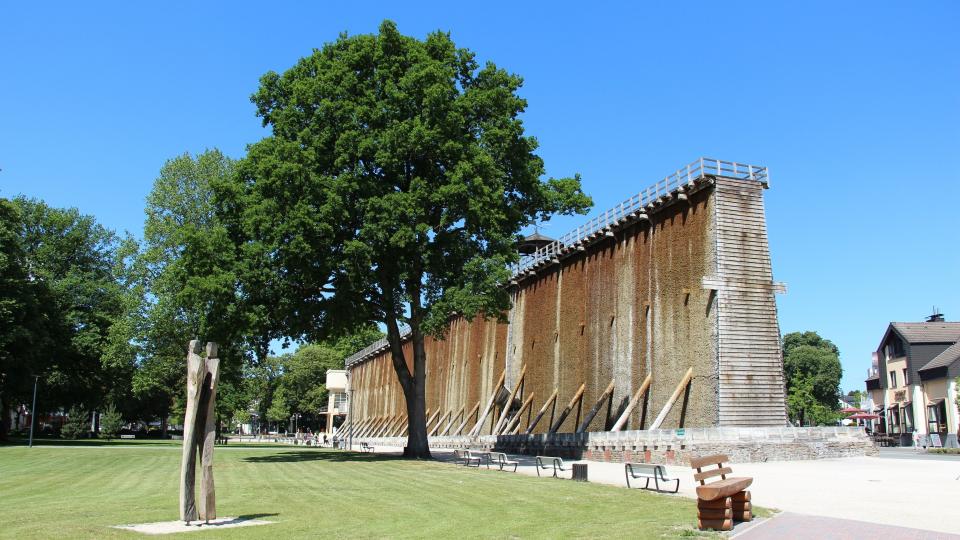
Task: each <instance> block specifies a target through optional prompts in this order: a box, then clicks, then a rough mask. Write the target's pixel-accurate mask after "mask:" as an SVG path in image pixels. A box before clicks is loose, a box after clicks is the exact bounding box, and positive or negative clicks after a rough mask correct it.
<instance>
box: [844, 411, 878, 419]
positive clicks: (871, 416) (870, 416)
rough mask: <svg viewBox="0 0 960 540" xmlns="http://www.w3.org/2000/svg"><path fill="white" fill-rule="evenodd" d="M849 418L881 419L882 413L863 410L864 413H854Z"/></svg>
mask: <svg viewBox="0 0 960 540" xmlns="http://www.w3.org/2000/svg"><path fill="white" fill-rule="evenodd" d="M848 418H850V419H851V420H879V419H880V415H879V414H870V413H865V412H862V413H857V414H852V415H850V416H849V417H848Z"/></svg>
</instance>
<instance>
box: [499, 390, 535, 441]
mask: <svg viewBox="0 0 960 540" xmlns="http://www.w3.org/2000/svg"><path fill="white" fill-rule="evenodd" d="M533 396H534V393H533V392H530V395H529V396H527V399H526V400H525V401H524V402H523V405H521V406H520V410H519V411H517V414H515V415H514V416H513V418H511V419H510V421H509V422H507V425H506V427H505V428H504V429H503V432H504V433H508V434H510V435H516V434H517V432H518V431H520V420H522V419H523V413H525V412H527V409H529V408H530V405H531V404H532V403H533ZM497 435H499V433H498V434H497Z"/></svg>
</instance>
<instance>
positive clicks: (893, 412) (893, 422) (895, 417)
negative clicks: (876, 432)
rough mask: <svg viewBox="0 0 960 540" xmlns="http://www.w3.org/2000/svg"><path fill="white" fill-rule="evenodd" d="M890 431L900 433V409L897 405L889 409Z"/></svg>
mask: <svg viewBox="0 0 960 540" xmlns="http://www.w3.org/2000/svg"><path fill="white" fill-rule="evenodd" d="M890 433H893V434H895V433H900V409H899V408H897V407H893V408H892V409H890Z"/></svg>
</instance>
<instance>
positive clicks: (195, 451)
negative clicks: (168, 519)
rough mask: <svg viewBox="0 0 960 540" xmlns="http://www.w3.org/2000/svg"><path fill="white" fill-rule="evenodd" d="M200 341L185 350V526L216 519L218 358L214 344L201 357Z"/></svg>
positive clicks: (182, 513) (182, 482)
mask: <svg viewBox="0 0 960 540" xmlns="http://www.w3.org/2000/svg"><path fill="white" fill-rule="evenodd" d="M201 352H202V351H201V349H200V341H198V340H196V339H195V340H192V341H191V342H190V345H189V347H188V349H187V411H186V415H185V416H184V419H183V460H182V461H181V464H180V519H181V520H183V521H185V522H186V523H187V525H189V524H190V522H191V521H194V520H197V519H202V520H204V521H205V522H209V521H210V520H211V519H215V518H216V517H217V502H216V493H215V491H214V486H213V445H214V443H215V442H216V437H217V429H216V417H217V415H216V412H215V410H214V407H215V404H216V399H217V381H218V380H219V377H220V359H219V358H217V344H216V343H213V342H210V343H207V351H206V352H207V354H206V358H204V357H202V356H200V353H201ZM197 455H199V456H200V501H199V504H197V500H196V495H195V493H194V491H195V490H194V483H195V477H196V468H197Z"/></svg>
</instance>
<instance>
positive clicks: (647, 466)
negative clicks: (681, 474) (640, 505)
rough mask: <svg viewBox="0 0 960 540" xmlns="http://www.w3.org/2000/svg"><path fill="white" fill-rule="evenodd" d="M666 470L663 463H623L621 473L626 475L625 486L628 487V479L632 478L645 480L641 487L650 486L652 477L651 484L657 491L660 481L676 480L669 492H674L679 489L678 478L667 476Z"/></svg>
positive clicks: (646, 487) (665, 482)
mask: <svg viewBox="0 0 960 540" xmlns="http://www.w3.org/2000/svg"><path fill="white" fill-rule="evenodd" d="M666 472H667V470H666V469H665V468H664V467H663V465H655V464H653V463H624V464H623V474H624V476H626V477H627V488H628V489H629V488H630V479H631V478H633V479H634V480H636V479H637V478H643V479H645V480H646V483H645V484H644V485H643V489H649V488H650V480H651V479H653V485H654V487H655V488H656V490H657V491H660V482H663V483H664V484H667V483H669V482H676V485H675V486H674V489H673V491H671V493H676V492H677V491H679V490H680V479H679V478H668V477H667V474H666Z"/></svg>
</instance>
